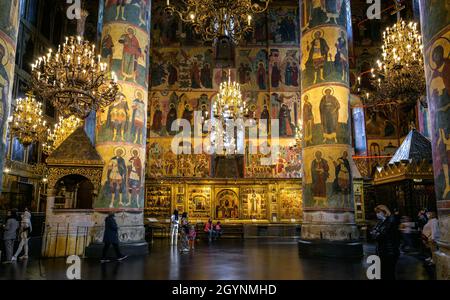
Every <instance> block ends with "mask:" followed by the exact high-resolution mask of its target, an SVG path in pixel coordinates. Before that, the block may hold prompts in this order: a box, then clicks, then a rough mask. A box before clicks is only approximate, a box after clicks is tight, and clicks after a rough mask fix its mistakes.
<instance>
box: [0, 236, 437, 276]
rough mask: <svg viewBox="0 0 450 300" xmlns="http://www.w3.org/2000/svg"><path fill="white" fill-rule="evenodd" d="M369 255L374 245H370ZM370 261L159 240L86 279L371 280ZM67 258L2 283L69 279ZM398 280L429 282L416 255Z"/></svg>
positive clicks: (257, 243)
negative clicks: (180, 247) (190, 247)
mask: <svg viewBox="0 0 450 300" xmlns="http://www.w3.org/2000/svg"><path fill="white" fill-rule="evenodd" d="M364 249H365V257H367V255H370V254H373V250H374V248H373V246H371V245H365V247H364ZM366 268H367V265H366V263H365V258H363V259H361V260H350V261H346V260H337V259H310V258H308V259H307V258H301V257H299V255H298V248H297V243H296V241H295V240H292V239H282V240H273V239H270V240H261V239H258V240H250V239H248V240H245V241H240V240H221V241H217V242H215V243H213V244H211V245H208V244H207V243H204V242H203V243H198V244H197V245H196V249H195V250H194V251H193V252H190V253H185V254H180V253H179V252H178V251H177V250H176V249H175V248H174V247H171V246H170V245H169V244H168V241H167V240H155V241H154V243H153V244H152V245H151V249H150V254H149V255H148V256H145V257H130V258H128V259H126V260H125V261H122V262H111V263H107V264H100V263H99V261H98V260H96V259H95V260H94V259H83V260H82V267H81V278H82V279H85V280H86V279H93V280H97V279H119V280H122V279H131V280H142V279H145V280H152V279H156V280H160V279H170V280H188V279H189V280H205V279H211V280H242V279H250V280H277V279H282V280H285V279H294V280H296V279H366V275H365V274H366ZM66 269H67V265H66V263H65V259H62V258H57V259H29V261H28V262H17V263H15V264H11V265H0V279H34V280H48V279H66ZM397 278H398V279H419V280H423V279H430V275H429V274H428V272H427V271H426V270H425V268H424V267H423V264H422V262H421V261H420V260H419V259H418V258H416V257H415V256H414V255H402V256H401V258H400V260H399V263H398V266H397Z"/></svg>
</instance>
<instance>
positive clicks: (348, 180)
mask: <svg viewBox="0 0 450 300" xmlns="http://www.w3.org/2000/svg"><path fill="white" fill-rule="evenodd" d="M330 159H331V160H332V162H333V165H334V169H335V179H334V182H333V194H337V195H339V196H340V197H341V207H346V206H347V205H350V203H346V201H347V200H348V201H350V194H351V184H352V173H351V169H350V162H349V161H348V152H347V151H344V152H343V153H342V156H341V157H339V158H338V159H337V160H334V159H333V158H332V157H331V156H330Z"/></svg>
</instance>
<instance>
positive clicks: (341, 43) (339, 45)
mask: <svg viewBox="0 0 450 300" xmlns="http://www.w3.org/2000/svg"><path fill="white" fill-rule="evenodd" d="M335 46H336V55H335V58H334V68H335V70H336V71H337V72H338V73H339V74H341V80H342V81H345V80H346V78H347V76H348V74H347V72H348V59H347V57H348V50H347V38H346V36H345V32H344V31H341V35H340V37H339V38H338V39H337V41H336V44H335Z"/></svg>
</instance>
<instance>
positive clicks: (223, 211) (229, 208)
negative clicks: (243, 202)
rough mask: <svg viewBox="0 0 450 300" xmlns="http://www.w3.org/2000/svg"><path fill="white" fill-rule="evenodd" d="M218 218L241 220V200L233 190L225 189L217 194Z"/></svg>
mask: <svg viewBox="0 0 450 300" xmlns="http://www.w3.org/2000/svg"><path fill="white" fill-rule="evenodd" d="M216 199H217V206H216V218H217V219H237V218H239V198H238V196H237V193H236V192H235V191H233V190H231V189H225V190H222V191H220V192H219V193H218V194H217V197H216Z"/></svg>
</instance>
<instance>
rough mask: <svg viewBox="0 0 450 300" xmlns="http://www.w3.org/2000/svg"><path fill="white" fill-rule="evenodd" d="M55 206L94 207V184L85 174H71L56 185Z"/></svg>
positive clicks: (70, 207) (72, 207) (69, 207)
mask: <svg viewBox="0 0 450 300" xmlns="http://www.w3.org/2000/svg"><path fill="white" fill-rule="evenodd" d="M55 190H56V196H55V208H66V209H92V206H93V193H94V185H93V184H92V182H91V181H90V180H89V179H87V178H86V177H84V176H81V175H77V174H71V175H67V176H64V177H62V178H61V179H59V180H58V182H57V183H56V186H55Z"/></svg>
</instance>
